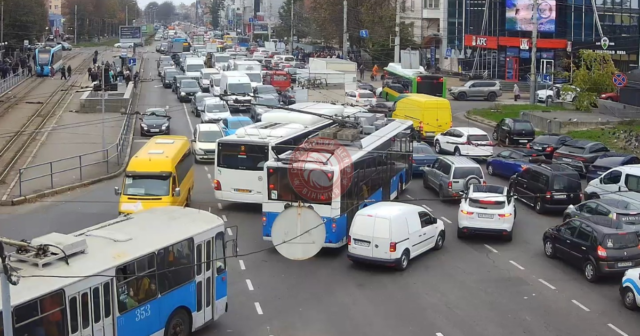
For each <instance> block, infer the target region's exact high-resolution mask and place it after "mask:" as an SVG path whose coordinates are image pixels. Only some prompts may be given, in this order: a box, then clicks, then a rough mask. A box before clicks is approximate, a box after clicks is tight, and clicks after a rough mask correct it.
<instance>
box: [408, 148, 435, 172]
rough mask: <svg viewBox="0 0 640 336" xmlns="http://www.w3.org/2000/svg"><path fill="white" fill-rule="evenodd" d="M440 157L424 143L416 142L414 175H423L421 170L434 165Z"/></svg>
mask: <svg viewBox="0 0 640 336" xmlns="http://www.w3.org/2000/svg"><path fill="white" fill-rule="evenodd" d="M437 157H438V154H436V153H435V152H434V151H433V149H432V148H431V146H429V145H427V144H426V143H424V142H414V143H413V173H414V174H422V170H421V169H420V168H422V167H424V166H426V165H430V164H433V162H434V161H435V160H436V158H437Z"/></svg>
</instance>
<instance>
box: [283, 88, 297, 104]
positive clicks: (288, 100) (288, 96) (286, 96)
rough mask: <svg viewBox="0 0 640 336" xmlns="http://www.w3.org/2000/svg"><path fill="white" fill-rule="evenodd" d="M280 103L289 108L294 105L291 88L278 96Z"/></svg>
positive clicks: (293, 94)
mask: <svg viewBox="0 0 640 336" xmlns="http://www.w3.org/2000/svg"><path fill="white" fill-rule="evenodd" d="M280 103H282V104H284V105H286V106H289V105H293V104H295V103H296V95H295V93H294V92H293V90H292V89H291V88H288V89H286V90H284V91H282V93H281V94H280Z"/></svg>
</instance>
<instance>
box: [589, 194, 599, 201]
mask: <svg viewBox="0 0 640 336" xmlns="http://www.w3.org/2000/svg"><path fill="white" fill-rule="evenodd" d="M594 199H600V195H598V194H596V193H590V194H589V198H588V199H586V200H585V201H588V200H594Z"/></svg>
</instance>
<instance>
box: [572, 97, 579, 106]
mask: <svg viewBox="0 0 640 336" xmlns="http://www.w3.org/2000/svg"><path fill="white" fill-rule="evenodd" d="M577 100H578V97H577V96H574V97H573V98H572V99H571V102H572V103H574V104H575V103H576V101H577Z"/></svg>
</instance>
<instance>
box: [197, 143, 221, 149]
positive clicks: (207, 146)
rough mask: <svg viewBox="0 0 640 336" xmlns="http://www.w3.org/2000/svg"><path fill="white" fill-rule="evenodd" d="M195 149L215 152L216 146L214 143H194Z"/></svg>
mask: <svg viewBox="0 0 640 336" xmlns="http://www.w3.org/2000/svg"><path fill="white" fill-rule="evenodd" d="M195 147H196V148H198V149H204V150H215V149H216V147H217V144H216V143H215V142H196V144H195Z"/></svg>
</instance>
